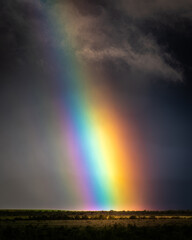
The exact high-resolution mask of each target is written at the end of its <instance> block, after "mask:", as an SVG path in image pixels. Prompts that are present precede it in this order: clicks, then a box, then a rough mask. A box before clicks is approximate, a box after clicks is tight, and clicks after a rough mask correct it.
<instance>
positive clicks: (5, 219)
mask: <svg viewBox="0 0 192 240" xmlns="http://www.w3.org/2000/svg"><path fill="white" fill-rule="evenodd" d="M11 239H13V240H17V239H18V240H22V239H29V240H30V239H69V240H73V239H82V240H84V239H85V240H86V239H87V240H88V239H98V240H99V239H143V240H145V239H154V240H155V239H170V240H171V239H192V211H153V212H152V211H142V212H136V211H121V212H119V211H99V212H94V211H87V212H84V211H59V210H58V211H57V210H0V240H11Z"/></svg>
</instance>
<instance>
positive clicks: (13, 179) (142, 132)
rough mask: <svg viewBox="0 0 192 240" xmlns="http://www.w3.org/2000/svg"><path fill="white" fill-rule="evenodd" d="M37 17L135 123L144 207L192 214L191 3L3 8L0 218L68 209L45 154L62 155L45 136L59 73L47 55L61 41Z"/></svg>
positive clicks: (82, 2) (129, 1)
mask: <svg viewBox="0 0 192 240" xmlns="http://www.w3.org/2000/svg"><path fill="white" fill-rule="evenodd" d="M45 13H46V14H48V15H49V16H50V19H52V17H53V18H54V16H57V15H59V14H60V15H62V14H63V27H64V29H65V31H66V33H67V37H68V39H69V40H70V41H71V45H72V47H73V49H74V53H75V57H76V58H77V59H78V61H79V62H80V63H81V64H82V65H83V66H86V67H88V68H89V69H91V71H92V73H94V74H93V76H99V80H98V77H95V78H93V79H91V80H90V81H93V82H94V83H95V84H101V85H102V84H105V85H107V86H109V88H110V90H111V91H112V93H113V97H114V99H116V100H115V101H116V103H117V105H119V107H120V108H121V110H122V111H123V112H124V113H125V116H127V119H128V118H131V119H132V121H133V122H134V123H135V128H136V129H137V132H138V134H139V136H140V140H139V141H140V144H141V145H142V147H143V148H144V149H145V153H146V154H147V156H148V157H147V158H146V160H145V161H146V162H145V165H146V166H147V168H148V171H147V172H148V175H149V176H147V178H148V183H147V184H148V189H150V186H151V191H153V194H152V196H151V198H149V199H148V203H147V205H146V207H147V206H153V208H156V209H191V208H192V191H191V185H192V175H191V170H192V150H191V149H192V139H191V136H192V124H191V123H192V108H191V106H192V83H191V78H192V61H191V54H192V45H191V42H192V1H191V0H182V1H181V0H169V1H165V0H153V1H152V0H147V1H145V0H134V1H133V0H94V1H89V0H71V1H68V0H66V1H65V0H54V1H51V0H41V1H40V0H35V1H33V0H6V1H1V3H0V36H1V37H0V135H1V137H0V196H1V197H0V208H68V209H72V208H73V204H74V205H75V203H76V200H75V198H74V197H72V195H71V197H68V195H67V194H66V192H67V191H68V190H67V183H61V179H59V177H56V176H59V175H60V174H61V173H60V171H61V169H59V167H58V164H57V161H58V162H59V161H60V160H59V159H57V156H55V155H54V156H53V152H51V150H50V148H49V147H48V146H50V145H51V146H53V145H54V149H56V150H57V149H58V153H59V152H60V151H62V150H61V149H60V147H59V140H58V138H57V136H56V135H54V137H55V138H53V135H52V132H51V130H50V128H49V126H50V125H52V126H53V125H54V124H55V119H54V116H50V111H51V110H50V109H51V106H52V105H53V103H54V102H55V101H57V91H58V89H57V88H56V87H55V89H53V88H54V86H55V84H54V83H53V82H52V81H53V76H57V67H58V66H55V68H54V67H53V66H52V62H51V60H50V59H49V58H48V55H47V52H50V55H51V52H55V51H59V50H60V49H62V48H64V47H65V40H64V39H61V38H55V36H53V35H51V30H50V25H51V23H50V21H51V20H48V19H47V18H46V17H45ZM61 13H62V14H61ZM61 31H62V30H61ZM52 61H53V60H52ZM55 65H56V64H55ZM58 68H59V67H58ZM99 81H100V82H101V83H99ZM50 92H52V94H50ZM54 128H55V129H56V126H54ZM58 134H59V133H58ZM50 136H52V138H51V139H50ZM56 150H55V151H56ZM58 158H59V157H58ZM53 159H54V160H53ZM63 167H64V170H62V171H63V174H65V175H67V174H69V173H68V172H67V170H65V169H66V166H63ZM70 174H71V173H70ZM66 179H67V177H66ZM149 195H150V194H149ZM64 203H65V204H64Z"/></svg>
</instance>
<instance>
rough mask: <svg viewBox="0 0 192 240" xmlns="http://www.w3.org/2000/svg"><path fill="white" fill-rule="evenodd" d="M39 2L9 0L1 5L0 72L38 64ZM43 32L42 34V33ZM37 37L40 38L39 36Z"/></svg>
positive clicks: (6, 72) (8, 71)
mask: <svg viewBox="0 0 192 240" xmlns="http://www.w3.org/2000/svg"><path fill="white" fill-rule="evenodd" d="M41 18H42V13H41V5H40V4H39V3H38V1H27V0H16V1H13V0H8V1H3V2H1V6H0V35H1V38H0V52H1V54H0V69H1V74H5V75H7V74H9V73H10V72H14V71H18V70H19V69H21V70H22V71H23V68H25V67H26V66H27V64H28V65H33V64H34V65H35V64H36V65H38V64H39V63H37V59H38V53H39V44H37V38H38V36H35V29H34V28H35V26H38V22H41ZM42 34H43V33H42ZM38 40H39V39H38Z"/></svg>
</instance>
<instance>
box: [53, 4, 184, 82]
mask: <svg viewBox="0 0 192 240" xmlns="http://www.w3.org/2000/svg"><path fill="white" fill-rule="evenodd" d="M84 3H85V2H84ZM122 3H123V2H122ZM142 3H143V2H142ZM124 4H125V2H124ZM131 4H132V5H134V4H133V2H130V5H131ZM132 5H131V6H132ZM152 5H153V4H152ZM86 6H87V5H85V6H84V10H83V11H82V5H80V4H76V1H73V4H71V3H69V2H65V5H63V3H61V2H59V3H58V4H57V5H56V7H55V8H54V11H56V12H57V11H64V15H67V14H70V16H72V17H71V18H69V19H70V22H69V23H68V22H65V21H64V20H63V23H64V24H65V26H66V30H67V33H68V36H69V38H70V39H71V42H72V43H73V44H74V48H75V49H76V53H77V56H78V57H79V58H80V59H81V60H82V61H86V63H87V64H89V62H91V63H92V64H93V62H94V61H95V63H98V62H100V63H101V64H105V61H108V60H110V61H112V62H113V63H114V64H115V63H116V61H117V60H122V61H124V62H125V63H126V65H127V67H128V68H129V69H131V71H132V72H137V71H140V72H141V74H142V73H145V74H155V75H156V74H159V76H160V77H163V78H166V79H169V80H175V81H181V80H182V72H181V70H180V69H179V68H177V69H176V68H175V67H172V66H174V65H175V66H179V64H178V63H177V61H176V60H174V59H173V58H172V57H171V55H170V54H169V53H168V52H166V51H165V50H164V49H163V48H162V47H161V46H159V45H158V44H157V42H156V39H155V37H153V36H149V35H145V34H144V33H143V32H142V31H141V30H140V29H139V28H138V26H137V23H136V22H135V21H132V20H130V19H129V14H128V13H127V12H126V14H125V11H124V10H123V8H121V9H120V10H117V9H118V8H117V7H115V8H111V6H114V5H113V4H112V2H111V5H110V4H109V6H110V7H108V6H106V5H105V6H102V5H101V4H100V3H97V4H96V3H95V5H94V4H92V5H91V9H92V11H91V12H89V14H88V10H87V11H86ZM94 6H95V9H97V10H98V9H99V11H93V9H94ZM126 6H128V7H129V4H127V5H126ZM134 6H136V3H135V5H134ZM88 8H89V6H88ZM93 13H94V14H93ZM95 13H97V14H95ZM71 26H73V29H72V30H71ZM74 39H75V41H74Z"/></svg>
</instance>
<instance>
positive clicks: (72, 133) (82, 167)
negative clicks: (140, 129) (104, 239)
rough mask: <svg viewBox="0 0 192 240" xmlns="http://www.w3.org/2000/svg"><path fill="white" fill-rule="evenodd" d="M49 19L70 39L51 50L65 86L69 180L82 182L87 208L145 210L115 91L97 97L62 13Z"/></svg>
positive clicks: (62, 105) (62, 114)
mask: <svg viewBox="0 0 192 240" xmlns="http://www.w3.org/2000/svg"><path fill="white" fill-rule="evenodd" d="M45 17H46V18H47V19H48V22H49V25H50V29H51V31H50V32H51V34H52V35H53V37H52V38H53V39H55V40H57V39H62V41H63V42H64V46H63V48H62V49H61V48H60V50H56V49H55V52H52V53H49V54H50V56H51V58H52V61H53V62H54V66H56V72H57V74H56V76H55V79H53V81H55V84H57V85H58V87H59V89H60V90H59V91H60V94H59V106H57V109H58V111H57V114H58V115H59V119H60V120H59V122H58V124H60V125H61V127H60V128H61V129H62V135H63V148H64V149H65V155H64V156H63V161H64V162H66V161H68V162H69V163H70V164H71V166H73V169H72V170H73V171H74V179H71V180H69V184H71V185H75V186H76V188H73V186H71V187H72V188H73V189H74V191H76V190H75V189H78V191H79V192H78V194H79V195H80V196H79V201H81V202H82V205H81V208H82V209H83V210H100V209H104V210H110V209H117V210H122V209H125V210H126V209H138V208H140V209H141V208H142V206H141V205H138V200H137V205H135V199H136V197H137V196H136V190H135V189H136V188H137V183H136V182H134V175H135V171H136V167H137V166H135V163H134V160H133V159H134V156H133V154H132V152H131V145H129V144H130V140H129V139H130V138H131V137H132V135H130V136H128V134H131V133H130V132H129V133H127V132H126V130H125V129H126V127H125V123H124V122H123V119H122V118H121V116H119V114H118V113H117V112H116V110H115V104H114V102H113V100H112V98H111V96H110V94H109V93H106V92H104V91H103V92H102V91H101V89H100V92H99V95H98V96H97V94H96V95H95V96H94V100H93V96H92V95H91V89H92V88H93V86H92V85H91V81H90V82H89V81H88V79H86V78H87V74H86V71H85V69H84V68H83V67H82V66H81V64H80V63H79V61H78V59H77V58H76V55H75V51H74V50H73V48H72V46H71V44H70V41H69V39H68V38H67V33H66V32H65V29H64V24H62V16H60V15H59V14H53V15H49V14H48V13H47V14H45ZM66 20H67V19H66ZM61 29H62V31H61ZM94 87H95V86H94ZM101 96H102V97H103V99H105V101H104V102H103V101H101V99H100V97H101ZM63 166H64V165H63ZM138 172H139V170H138ZM138 175H139V173H138ZM70 181H72V182H70ZM80 199H81V200H80Z"/></svg>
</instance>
